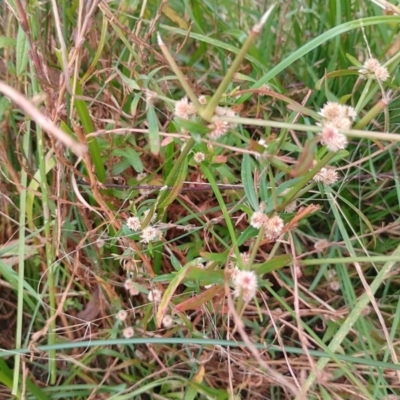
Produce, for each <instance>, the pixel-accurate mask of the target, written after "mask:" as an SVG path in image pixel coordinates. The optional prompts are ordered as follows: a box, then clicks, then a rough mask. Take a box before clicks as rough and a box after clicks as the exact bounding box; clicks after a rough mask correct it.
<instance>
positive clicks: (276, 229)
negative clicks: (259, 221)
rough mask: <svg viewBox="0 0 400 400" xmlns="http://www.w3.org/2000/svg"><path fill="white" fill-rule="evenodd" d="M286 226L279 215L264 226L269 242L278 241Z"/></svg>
mask: <svg viewBox="0 0 400 400" xmlns="http://www.w3.org/2000/svg"><path fill="white" fill-rule="evenodd" d="M284 225H285V223H284V222H283V219H282V218H281V217H279V216H278V215H274V216H273V217H271V218H270V219H269V220H268V222H267V223H266V224H265V225H264V228H265V237H266V238H267V239H269V240H275V239H277V238H278V237H279V236H280V234H281V233H282V230H283V227H284Z"/></svg>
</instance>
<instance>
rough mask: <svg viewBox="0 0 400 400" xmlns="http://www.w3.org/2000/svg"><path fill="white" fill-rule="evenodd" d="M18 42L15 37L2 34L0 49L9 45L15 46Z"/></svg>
mask: <svg viewBox="0 0 400 400" xmlns="http://www.w3.org/2000/svg"><path fill="white" fill-rule="evenodd" d="M16 43H17V41H16V40H15V39H14V38H10V37H7V36H0V49H2V48H3V47H8V46H12V47H14V46H15V44H16Z"/></svg>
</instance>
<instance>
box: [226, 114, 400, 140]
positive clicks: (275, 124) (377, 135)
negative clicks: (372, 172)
mask: <svg viewBox="0 0 400 400" xmlns="http://www.w3.org/2000/svg"><path fill="white" fill-rule="evenodd" d="M218 119H219V120H221V121H226V122H232V123H235V124H243V125H254V126H270V127H271V128H282V129H293V130H297V131H303V132H315V133H318V132H321V127H319V126H316V125H315V126H314V125H302V124H291V123H288V122H279V121H270V120H264V119H257V118H254V119H253V118H241V117H218ZM339 132H341V133H343V134H344V135H346V136H350V137H354V138H365V139H380V140H389V141H393V142H400V135H399V134H397V133H384V132H367V131H361V130H357V129H339Z"/></svg>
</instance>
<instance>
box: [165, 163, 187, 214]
mask: <svg viewBox="0 0 400 400" xmlns="http://www.w3.org/2000/svg"><path fill="white" fill-rule="evenodd" d="M187 168H188V158H186V159H185V160H184V162H183V163H182V165H181V168H180V169H179V173H178V176H177V177H176V180H175V183H174V187H173V188H172V190H171V191H170V192H169V193H168V196H167V197H166V198H165V199H164V200H162V201H161V202H160V204H159V209H160V210H162V209H165V208H166V207H168V206H169V205H170V204H171V203H172V202H173V201H174V200H175V199H176V198H177V197H178V194H179V192H180V191H181V189H182V186H183V182H184V180H185V179H186V173H187Z"/></svg>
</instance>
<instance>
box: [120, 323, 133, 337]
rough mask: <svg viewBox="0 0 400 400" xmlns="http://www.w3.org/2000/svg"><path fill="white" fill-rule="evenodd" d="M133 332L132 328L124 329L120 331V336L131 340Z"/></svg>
mask: <svg viewBox="0 0 400 400" xmlns="http://www.w3.org/2000/svg"><path fill="white" fill-rule="evenodd" d="M134 333H135V332H134V330H133V328H132V327H131V326H129V327H128V328H125V329H124V330H123V331H122V335H123V337H124V338H125V339H130V338H132V337H133V335H134Z"/></svg>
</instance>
